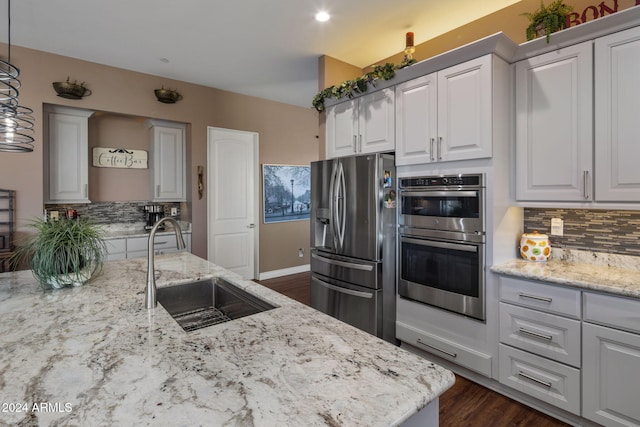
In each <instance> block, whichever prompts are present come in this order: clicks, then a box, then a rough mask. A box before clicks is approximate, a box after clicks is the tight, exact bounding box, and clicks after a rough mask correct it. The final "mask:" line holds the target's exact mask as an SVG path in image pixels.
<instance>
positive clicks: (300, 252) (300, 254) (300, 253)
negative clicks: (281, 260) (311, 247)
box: [298, 248, 304, 258]
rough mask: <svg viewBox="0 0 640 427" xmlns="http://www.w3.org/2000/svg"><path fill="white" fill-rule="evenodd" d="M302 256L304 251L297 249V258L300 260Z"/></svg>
mask: <svg viewBox="0 0 640 427" xmlns="http://www.w3.org/2000/svg"><path fill="white" fill-rule="evenodd" d="M303 256H304V249H302V248H300V249H298V257H299V258H302V257H303Z"/></svg>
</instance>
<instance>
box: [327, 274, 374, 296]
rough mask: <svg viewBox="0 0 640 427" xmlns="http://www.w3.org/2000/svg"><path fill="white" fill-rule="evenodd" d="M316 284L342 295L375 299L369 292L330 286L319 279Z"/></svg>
mask: <svg viewBox="0 0 640 427" xmlns="http://www.w3.org/2000/svg"><path fill="white" fill-rule="evenodd" d="M316 283H317V284H318V285H320V286H324V287H325V288H327V289H331V290H332V291H336V292H338V293H341V294H347V295H352V296H354V297H359V298H369V299H371V298H373V294H372V293H369V292H361V291H354V290H352V289H347V288H343V287H340V286H334V285H330V284H328V283H327V282H323V281H322V280H319V279H316Z"/></svg>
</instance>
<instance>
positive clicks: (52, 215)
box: [49, 211, 60, 221]
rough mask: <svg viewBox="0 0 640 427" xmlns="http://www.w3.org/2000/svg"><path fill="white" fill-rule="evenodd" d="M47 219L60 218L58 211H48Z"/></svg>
mask: <svg viewBox="0 0 640 427" xmlns="http://www.w3.org/2000/svg"><path fill="white" fill-rule="evenodd" d="M49 219H50V220H51V221H57V220H58V219H60V217H59V212H58V211H49Z"/></svg>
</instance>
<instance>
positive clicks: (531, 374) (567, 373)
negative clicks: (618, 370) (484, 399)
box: [498, 344, 580, 415]
mask: <svg viewBox="0 0 640 427" xmlns="http://www.w3.org/2000/svg"><path fill="white" fill-rule="evenodd" d="M498 354H499V362H500V363H499V365H500V368H499V381H500V382H501V383H502V384H504V385H507V386H509V387H511V388H514V389H516V390H518V391H521V392H523V393H526V394H528V395H530V396H533V397H535V398H537V399H539V400H542V401H543V402H547V403H550V404H552V405H554V406H557V407H558V408H561V409H564V410H565V411H568V412H571V413H572V414H576V415H580V370H579V369H576V368H572V367H570V366H567V365H563V364H562V363H558V362H553V361H551V360H549V359H547V358H544V357H540V356H536V355H535V354H531V353H527V352H525V351H522V350H517V349H515V348H512V347H509V346H507V345H504V344H499V349H498Z"/></svg>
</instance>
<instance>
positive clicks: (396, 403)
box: [0, 252, 454, 426]
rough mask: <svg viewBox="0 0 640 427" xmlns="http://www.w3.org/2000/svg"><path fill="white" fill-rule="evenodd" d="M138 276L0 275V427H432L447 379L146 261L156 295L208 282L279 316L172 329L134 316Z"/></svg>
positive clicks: (319, 317) (306, 313)
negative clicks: (45, 280) (43, 284)
mask: <svg viewBox="0 0 640 427" xmlns="http://www.w3.org/2000/svg"><path fill="white" fill-rule="evenodd" d="M146 268H147V266H146V259H144V258H138V259H129V260H122V261H113V262H108V263H105V265H104V268H103V271H102V273H101V274H100V275H99V276H98V277H96V278H94V279H93V280H92V281H91V282H90V283H87V284H86V285H84V286H82V287H78V288H68V289H62V290H56V291H42V290H40V289H39V287H38V284H37V282H36V281H35V279H34V278H33V276H32V275H31V272H29V271H21V272H13V273H3V274H0V318H1V319H2V322H1V325H0V331H1V332H0V333H1V338H0V339H1V342H2V352H0V366H1V368H0V404H2V405H3V406H2V408H0V410H1V412H0V424H16V423H20V422H22V423H25V425H26V424H28V423H29V422H30V423H31V424H29V425H51V424H59V425H189V426H191V425H239V426H300V425H305V426H310V425H331V426H360V425H363V426H364V425H366V426H388V425H398V424H401V423H403V422H405V421H407V420H408V422H409V423H411V422H412V421H416V417H418V418H422V419H423V420H424V419H425V416H429V417H430V418H431V421H434V422H435V423H437V399H438V396H439V395H440V394H441V393H443V392H444V391H445V390H447V389H448V388H449V387H451V385H452V384H453V382H454V376H453V374H452V373H451V372H450V371H448V370H445V369H444V368H441V367H439V366H437V365H435V364H433V363H431V362H429V361H427V360H425V359H423V358H421V357H419V356H416V355H413V354H411V353H408V352H406V351H404V350H402V349H400V348H398V347H395V346H393V345H391V344H389V343H387V342H385V341H382V340H380V339H378V338H376V337H374V336H372V335H369V334H367V333H365V332H362V331H360V330H358V329H355V328H353V327H351V326H349V325H347V324H345V323H342V322H339V321H337V320H336V319H333V318H332V317H329V316H327V315H325V314H322V313H320V312H318V311H316V310H314V309H312V308H310V307H307V306H305V305H303V304H300V303H298V302H296V301H293V300H291V299H289V298H287V297H285V296H283V295H280V294H278V293H276V292H273V291H271V290H269V289H267V288H265V287H263V286H261V285H258V284H255V283H253V282H251V281H244V280H242V279H241V278H240V277H239V276H237V275H235V274H234V273H231V272H229V271H227V270H225V269H222V268H220V267H218V266H216V265H214V264H211V263H209V262H207V261H205V260H202V259H200V258H198V257H196V256H194V255H191V254H188V253H184V252H183V253H178V254H170V255H162V256H158V257H157V258H156V272H157V273H159V275H158V278H157V283H158V287H163V286H167V285H171V284H176V283H181V282H187V281H192V280H194V279H206V278H210V277H218V276H219V277H223V278H225V279H226V280H227V281H229V282H231V283H233V284H234V285H236V286H238V287H241V288H243V289H245V290H246V291H248V292H250V293H252V294H254V295H256V296H258V297H260V298H262V299H264V300H266V301H268V302H270V303H272V304H273V305H276V306H278V307H277V308H275V309H273V310H269V311H265V312H262V313H258V314H254V315H251V316H248V317H244V318H241V319H236V320H233V321H230V322H226V323H222V324H219V325H215V326H211V327H208V328H204V329H200V330H197V331H194V332H189V333H187V332H184V331H183V330H182V328H181V327H180V326H179V325H178V324H177V323H176V321H175V320H174V319H173V318H172V317H171V316H170V315H169V314H168V313H167V311H166V310H164V308H163V307H162V306H161V305H158V307H157V308H156V309H154V310H146V309H145V308H144V288H145V279H146ZM434 408H435V409H434ZM414 414H417V415H414ZM412 416H414V418H411V417H412ZM434 417H435V420H434V419H433V418H434Z"/></svg>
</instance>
